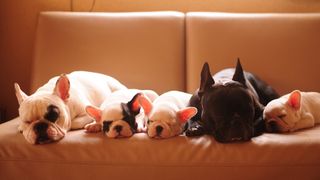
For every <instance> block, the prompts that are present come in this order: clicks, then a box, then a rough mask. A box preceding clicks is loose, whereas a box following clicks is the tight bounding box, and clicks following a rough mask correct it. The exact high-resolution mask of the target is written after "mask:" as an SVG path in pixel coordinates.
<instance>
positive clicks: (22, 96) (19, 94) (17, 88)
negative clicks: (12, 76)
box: [14, 83, 28, 105]
mask: <svg viewBox="0 0 320 180" xmlns="http://www.w3.org/2000/svg"><path fill="white" fill-rule="evenodd" d="M14 89H15V93H16V96H17V100H18V103H19V105H20V104H21V103H22V102H23V101H24V100H25V99H26V98H27V97H28V95H27V94H26V93H24V92H23V91H22V90H21V89H20V86H19V84H18V83H14Z"/></svg>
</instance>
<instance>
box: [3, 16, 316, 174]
mask: <svg viewBox="0 0 320 180" xmlns="http://www.w3.org/2000/svg"><path fill="white" fill-rule="evenodd" d="M185 20H186V23H185ZM185 25H186V26H185ZM319 28H320V15H319V14H308V15H304V14H290V15H289V14H260V15H258V14H220V13H188V14H187V18H185V17H184V15H183V14H182V13H178V12H156V13H62V12H50V13H49V12H45V13H41V15H40V17H39V23H38V31H37V36H36V37H37V39H36V43H35V53H34V54H35V56H34V65H33V67H34V68H33V78H32V87H33V90H35V89H36V88H37V87H38V86H39V85H41V84H43V83H44V82H46V81H47V80H48V79H49V78H50V77H51V76H54V75H57V74H60V73H63V72H66V73H68V72H69V71H72V70H90V71H97V72H102V73H105V74H108V75H111V76H114V77H115V78H117V79H119V80H120V81H121V82H123V83H124V84H125V85H127V86H128V87H133V88H150V89H154V90H156V91H158V93H161V92H163V91H166V90H170V89H178V90H185V83H187V85H188V90H189V91H190V92H192V91H194V89H196V88H197V87H198V85H199V77H200V70H201V66H202V64H203V62H204V61H205V60H206V61H209V62H210V65H211V70H212V72H216V71H218V70H220V69H222V68H225V67H233V66H234V65H235V59H236V58H237V57H240V58H241V62H242V64H243V66H244V68H245V70H248V71H252V72H254V73H256V74H258V75H259V76H260V77H261V78H263V79H265V80H266V81H267V82H269V83H270V84H272V85H273V86H274V87H275V88H276V89H277V90H279V91H280V92H281V93H283V92H287V91H289V90H291V89H293V88H299V89H302V90H315V91H320V88H319V86H320V83H318V82H319V81H316V80H317V77H318V76H316V75H317V74H319V73H318V68H319V63H318V59H319V56H320V54H319V53H320V51H319V50H318V48H319V46H318V44H319V42H320V41H319V40H320V39H319V38H320V36H319V32H320V31H319V30H320V29H319ZM185 33H186V34H185ZM185 48H186V52H185ZM185 54H186V55H187V57H185ZM185 58H187V60H185ZM185 61H186V63H187V69H186V67H185V64H186V63H185ZM185 69H186V70H185ZM185 73H187V74H186V75H187V76H186V75H185ZM185 76H186V79H185ZM18 121H19V119H18V118H17V119H14V120H11V121H9V122H7V123H4V124H1V125H0V175H1V177H4V178H5V179H61V178H63V179H92V178H95V179H174V180H176V179H203V180H205V179H236V178H237V179H268V180H270V179H320V173H319V169H320V161H319V160H320V153H319V152H320V126H317V127H315V128H313V129H308V130H302V131H299V132H295V133H291V134H269V133H265V134H263V135H261V136H259V137H256V138H253V139H252V141H250V142H245V143H232V144H220V143H217V142H216V141H215V140H214V139H213V138H212V137H210V136H202V137H197V138H187V137H185V136H184V135H181V136H179V137H174V138H170V139H166V140H154V139H150V138H148V137H147V135H146V134H135V135H134V136H133V137H131V138H128V139H108V138H106V137H105V136H104V135H102V134H101V133H98V134H86V133H85V132H84V130H76V131H71V132H69V133H68V134H67V135H66V137H65V138H63V139H62V140H61V141H59V142H57V143H52V144H46V145H31V144H28V143H27V141H26V140H25V139H24V137H23V136H22V135H21V134H20V133H19V132H18V130H17V126H18V123H19V122H18Z"/></svg>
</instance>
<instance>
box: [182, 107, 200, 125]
mask: <svg viewBox="0 0 320 180" xmlns="http://www.w3.org/2000/svg"><path fill="white" fill-rule="evenodd" d="M196 114H197V109H196V108H192V107H189V108H186V109H182V110H180V111H179V112H178V118H179V121H180V122H181V123H186V122H187V121H188V120H189V119H191V118H192V117H193V116H194V115H196Z"/></svg>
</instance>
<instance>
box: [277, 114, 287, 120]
mask: <svg viewBox="0 0 320 180" xmlns="http://www.w3.org/2000/svg"><path fill="white" fill-rule="evenodd" d="M286 116H287V115H286V114H282V115H279V116H278V118H280V119H283V118H285V117H286Z"/></svg>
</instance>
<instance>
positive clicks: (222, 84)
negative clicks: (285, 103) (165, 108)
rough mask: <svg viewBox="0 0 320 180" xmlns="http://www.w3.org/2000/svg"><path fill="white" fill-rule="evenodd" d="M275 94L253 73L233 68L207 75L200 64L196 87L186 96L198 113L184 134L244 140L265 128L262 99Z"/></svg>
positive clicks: (225, 139)
mask: <svg viewBox="0 0 320 180" xmlns="http://www.w3.org/2000/svg"><path fill="white" fill-rule="evenodd" d="M278 97H279V95H278V94H277V93H276V92H275V91H274V90H273V89H272V88H271V87H270V86H268V85H267V84H266V83H265V82H263V81H261V80H260V79H259V78H258V77H256V76H255V75H253V74H251V73H248V72H244V71H243V69H242V66H241V63H240V61H239V60H238V62H237V66H236V69H228V70H223V71H220V72H218V73H217V74H215V75H214V76H213V77H212V76H211V72H210V68H209V65H208V64H207V63H205V64H204V66H203V68H202V72H201V83H200V88H199V89H198V90H197V91H196V92H195V93H194V95H193V96H192V98H191V99H190V104H189V105H190V106H193V107H196V108H198V113H197V115H196V116H194V117H193V118H192V119H191V120H190V121H189V123H190V126H189V129H188V130H187V131H186V135H187V136H198V135H203V134H211V135H213V136H214V137H215V139H216V140H217V141H219V142H232V141H247V140H250V139H251V138H252V137H254V136H257V135H259V134H261V133H262V132H264V131H265V127H264V123H263V121H262V113H263V108H264V105H266V103H268V102H269V101H271V100H272V99H275V98H278Z"/></svg>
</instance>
